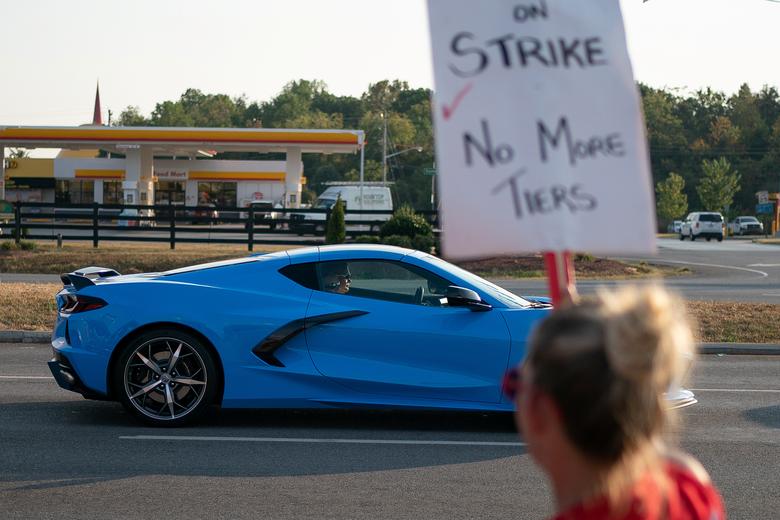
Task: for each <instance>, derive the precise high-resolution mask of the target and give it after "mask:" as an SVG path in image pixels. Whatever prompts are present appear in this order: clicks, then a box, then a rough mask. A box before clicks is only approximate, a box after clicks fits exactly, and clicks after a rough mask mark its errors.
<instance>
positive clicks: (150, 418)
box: [113, 329, 219, 426]
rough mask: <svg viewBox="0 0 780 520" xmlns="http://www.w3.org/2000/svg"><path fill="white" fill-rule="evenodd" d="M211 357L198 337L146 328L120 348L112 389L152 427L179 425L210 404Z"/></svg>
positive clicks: (214, 381)
mask: <svg viewBox="0 0 780 520" xmlns="http://www.w3.org/2000/svg"><path fill="white" fill-rule="evenodd" d="M218 377H219V375H218V372H217V368H216V365H215V363H214V359H213V356H212V354H211V353H210V352H209V350H208V349H207V348H206V347H205V346H204V345H203V343H202V342H201V340H199V339H198V338H196V337H194V336H192V335H190V334H187V333H185V332H182V331H179V330H175V329H160V330H155V331H150V332H147V333H144V334H142V335H140V336H138V337H137V338H136V339H135V340H133V341H131V342H130V343H129V344H128V345H127V346H126V347H125V348H124V350H123V351H122V353H121V355H120V357H119V361H118V362H117V364H116V367H115V371H114V378H113V382H114V390H115V392H116V395H117V396H118V397H119V400H120V401H121V402H122V404H123V405H124V406H125V408H127V409H128V410H129V411H130V412H131V413H133V414H134V415H135V416H136V417H138V418H140V419H141V420H143V421H145V422H148V423H150V424H154V425H156V426H180V425H182V424H185V423H188V422H191V421H193V420H195V419H196V418H197V417H198V416H200V415H201V414H202V413H203V412H204V411H205V410H206V409H207V408H208V407H209V406H210V405H211V404H213V403H214V401H215V398H216V392H217V387H218V386H219V385H218Z"/></svg>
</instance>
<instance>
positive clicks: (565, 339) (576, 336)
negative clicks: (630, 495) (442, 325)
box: [527, 286, 695, 502]
mask: <svg viewBox="0 0 780 520" xmlns="http://www.w3.org/2000/svg"><path fill="white" fill-rule="evenodd" d="M694 351H695V342H694V337H693V333H692V329H691V326H690V323H689V320H688V318H687V315H686V313H685V310H684V308H683V306H682V303H681V301H680V300H679V298H677V297H676V296H674V295H672V294H670V293H669V292H668V291H666V290H665V289H663V288H661V287H659V286H650V287H643V288H637V287H626V288H622V289H618V290H614V291H606V290H604V291H599V292H598V294H597V296H596V297H595V298H591V299H587V300H584V301H583V302H581V303H578V304H576V305H572V306H570V307H566V308H562V309H560V310H556V311H554V312H553V313H552V314H551V315H550V316H549V317H548V318H547V319H545V320H544V321H543V322H542V323H541V324H540V326H539V327H538V329H537V330H536V331H535V332H534V334H533V335H532V336H531V341H530V347H529V353H528V357H527V362H528V363H529V364H530V366H531V371H532V374H533V385H534V386H535V387H537V388H539V389H541V390H542V391H544V392H545V393H546V394H548V395H550V396H551V397H552V398H553V399H554V400H555V402H556V404H557V405H558V407H559V409H560V412H561V418H562V422H563V426H564V429H565V432H566V434H567V437H568V438H569V439H570V440H571V441H572V442H573V444H574V445H575V446H576V447H577V448H578V449H579V450H580V451H581V452H582V453H583V454H584V455H585V456H587V457H588V458H590V459H591V460H593V461H594V462H596V463H597V464H599V465H600V466H601V467H603V468H604V472H603V475H604V478H603V481H602V482H600V483H597V484H596V487H597V488H598V489H594V492H596V491H598V492H606V493H607V495H608V497H609V498H610V499H611V501H613V502H615V501H619V498H620V493H621V491H622V490H624V489H626V486H628V485H630V483H631V482H634V481H635V480H636V479H637V478H638V476H639V475H641V474H643V473H647V472H648V471H651V472H652V471H653V470H654V468H659V467H660V464H659V463H658V462H659V457H660V454H661V452H662V451H663V442H662V440H661V438H662V434H663V432H664V430H665V428H666V427H667V425H668V423H669V420H670V415H669V413H670V412H669V410H668V406H667V404H666V398H665V393H666V392H667V391H668V390H669V388H670V386H673V385H679V384H683V382H684V381H683V380H684V377H685V375H686V373H687V371H688V368H689V367H690V364H691V362H692V360H693V356H694ZM661 485H663V484H662V483H661Z"/></svg>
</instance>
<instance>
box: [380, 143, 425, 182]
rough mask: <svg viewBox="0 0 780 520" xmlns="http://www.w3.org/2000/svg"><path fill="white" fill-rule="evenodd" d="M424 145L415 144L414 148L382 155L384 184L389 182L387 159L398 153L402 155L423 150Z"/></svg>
mask: <svg viewBox="0 0 780 520" xmlns="http://www.w3.org/2000/svg"><path fill="white" fill-rule="evenodd" d="M422 150H423V149H422V146H414V147H412V148H407V149H405V150H401V151H400V152H395V153H391V154H390V155H387V154H386V153H385V154H383V155H382V184H387V160H388V159H389V158H391V157H395V156H396V155H401V154H402V153H406V152H422Z"/></svg>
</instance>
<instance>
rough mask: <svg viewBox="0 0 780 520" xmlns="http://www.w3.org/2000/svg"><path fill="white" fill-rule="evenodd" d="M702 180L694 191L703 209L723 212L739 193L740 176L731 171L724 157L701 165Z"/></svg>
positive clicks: (705, 161) (706, 161) (729, 164)
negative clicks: (697, 194)
mask: <svg viewBox="0 0 780 520" xmlns="http://www.w3.org/2000/svg"><path fill="white" fill-rule="evenodd" d="M701 169H702V172H703V175H702V178H701V180H700V181H699V185H698V186H697V188H696V191H697V192H698V193H699V199H700V200H701V203H702V205H703V206H704V209H705V210H707V211H723V210H724V209H725V208H726V206H729V205H731V203H732V202H733V200H734V195H736V193H737V192H738V191H739V181H740V175H739V173H738V172H737V171H732V169H731V163H729V162H728V161H727V160H726V158H725V157H721V158H719V159H715V160H712V161H708V160H706V159H705V160H704V161H702V163H701Z"/></svg>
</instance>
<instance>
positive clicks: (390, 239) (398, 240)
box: [382, 235, 412, 248]
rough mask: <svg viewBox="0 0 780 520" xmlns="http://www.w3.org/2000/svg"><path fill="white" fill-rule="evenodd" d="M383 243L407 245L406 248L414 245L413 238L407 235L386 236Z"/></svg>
mask: <svg viewBox="0 0 780 520" xmlns="http://www.w3.org/2000/svg"><path fill="white" fill-rule="evenodd" d="M382 243H384V244H387V245H389V246H398V247H406V248H411V247H412V239H411V238H409V237H407V236H405V235H390V236H386V237H384V238H383V239H382Z"/></svg>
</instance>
